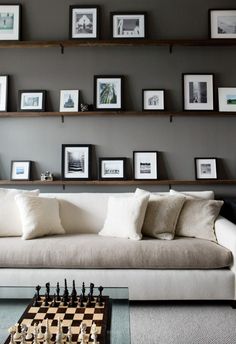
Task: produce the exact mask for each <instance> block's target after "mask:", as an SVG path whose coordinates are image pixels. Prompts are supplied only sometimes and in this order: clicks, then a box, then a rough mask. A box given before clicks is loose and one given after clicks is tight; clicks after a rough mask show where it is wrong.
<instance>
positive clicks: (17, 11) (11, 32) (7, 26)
mask: <svg viewBox="0 0 236 344" xmlns="http://www.w3.org/2000/svg"><path fill="white" fill-rule="evenodd" d="M20 25H21V5H19V4H18V5H0V40H1V41H2V40H4V41H11V40H14V41H18V40H19V39H20Z"/></svg>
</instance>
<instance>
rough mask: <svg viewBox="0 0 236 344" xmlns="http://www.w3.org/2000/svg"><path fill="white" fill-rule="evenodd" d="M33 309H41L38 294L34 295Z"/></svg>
mask: <svg viewBox="0 0 236 344" xmlns="http://www.w3.org/2000/svg"><path fill="white" fill-rule="evenodd" d="M33 307H39V302H38V294H37V293H35V294H34V302H33Z"/></svg>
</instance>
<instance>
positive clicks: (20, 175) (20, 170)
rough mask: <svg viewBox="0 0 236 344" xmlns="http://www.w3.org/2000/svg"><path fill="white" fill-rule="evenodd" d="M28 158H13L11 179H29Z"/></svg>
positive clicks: (30, 163) (30, 164)
mask: <svg viewBox="0 0 236 344" xmlns="http://www.w3.org/2000/svg"><path fill="white" fill-rule="evenodd" d="M31 166H32V161H30V160H13V161H12V162H11V180H30V179H31Z"/></svg>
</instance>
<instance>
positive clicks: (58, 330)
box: [56, 319, 65, 344]
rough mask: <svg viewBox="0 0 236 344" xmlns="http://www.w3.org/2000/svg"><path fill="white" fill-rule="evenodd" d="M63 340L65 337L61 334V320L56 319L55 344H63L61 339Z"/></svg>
mask: <svg viewBox="0 0 236 344" xmlns="http://www.w3.org/2000/svg"><path fill="white" fill-rule="evenodd" d="M64 338H65V335H64V333H63V332H62V326H61V320H60V319H58V322H57V334H56V344H63V339H64Z"/></svg>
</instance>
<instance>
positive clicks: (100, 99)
mask: <svg viewBox="0 0 236 344" xmlns="http://www.w3.org/2000/svg"><path fill="white" fill-rule="evenodd" d="M94 105H95V109H96V110H122V109H123V76H120V75H114V76H106V75H95V76H94Z"/></svg>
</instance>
